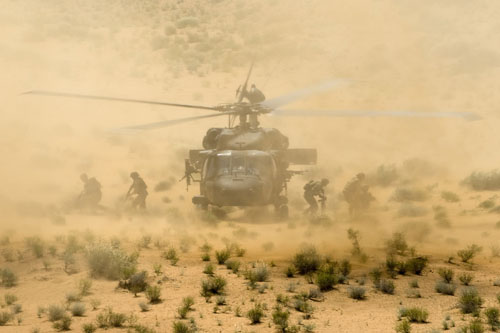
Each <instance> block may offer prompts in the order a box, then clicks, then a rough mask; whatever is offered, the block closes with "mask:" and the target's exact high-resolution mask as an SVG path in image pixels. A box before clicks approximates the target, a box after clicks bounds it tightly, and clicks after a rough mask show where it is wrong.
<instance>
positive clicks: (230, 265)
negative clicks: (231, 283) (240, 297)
mask: <svg viewBox="0 0 500 333" xmlns="http://www.w3.org/2000/svg"><path fill="white" fill-rule="evenodd" d="M240 265H241V262H239V261H238V260H228V261H226V268H227V269H230V270H231V271H232V272H233V273H235V274H236V273H238V271H239V270H240Z"/></svg>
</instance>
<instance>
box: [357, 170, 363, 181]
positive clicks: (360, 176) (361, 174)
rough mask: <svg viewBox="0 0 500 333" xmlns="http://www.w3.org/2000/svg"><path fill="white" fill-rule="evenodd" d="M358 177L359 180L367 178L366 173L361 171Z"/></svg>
mask: <svg viewBox="0 0 500 333" xmlns="http://www.w3.org/2000/svg"><path fill="white" fill-rule="evenodd" d="M356 178H358V179H359V180H362V179H365V174H364V173H362V172H360V173H358V174H357V175H356Z"/></svg>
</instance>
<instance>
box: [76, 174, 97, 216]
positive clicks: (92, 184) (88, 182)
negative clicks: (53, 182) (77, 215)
mask: <svg viewBox="0 0 500 333" xmlns="http://www.w3.org/2000/svg"><path fill="white" fill-rule="evenodd" d="M80 179H81V180H82V182H83V190H82V192H81V193H80V195H79V196H78V202H77V205H78V207H79V208H80V209H88V210H92V211H95V210H97V209H98V208H99V202H101V198H102V192H101V183H99V182H98V181H97V179H95V177H92V178H89V176H88V175H87V174H86V173H82V174H81V175H80Z"/></svg>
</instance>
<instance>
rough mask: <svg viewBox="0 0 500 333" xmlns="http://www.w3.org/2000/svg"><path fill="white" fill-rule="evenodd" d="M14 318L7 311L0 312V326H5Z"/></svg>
mask: <svg viewBox="0 0 500 333" xmlns="http://www.w3.org/2000/svg"><path fill="white" fill-rule="evenodd" d="M13 317H14V316H13V315H12V313H11V312H9V311H1V312H0V326H5V325H6V324H7V323H8V322H9V321H11V320H12V318H13Z"/></svg>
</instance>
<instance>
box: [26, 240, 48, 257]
mask: <svg viewBox="0 0 500 333" xmlns="http://www.w3.org/2000/svg"><path fill="white" fill-rule="evenodd" d="M26 244H27V245H28V247H29V248H30V250H31V252H33V255H34V256H35V257H37V258H41V257H43V255H44V254H45V243H44V242H43V241H42V239H41V238H40V237H28V238H26Z"/></svg>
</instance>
